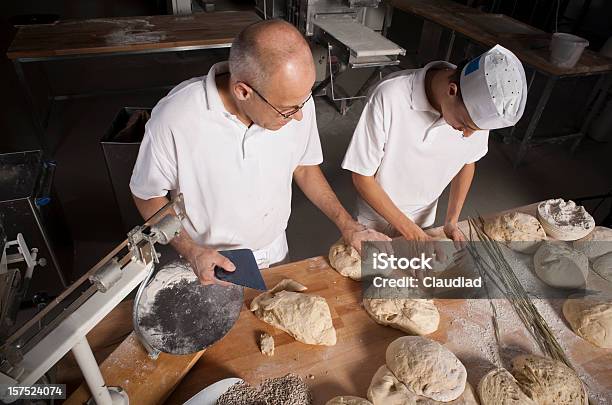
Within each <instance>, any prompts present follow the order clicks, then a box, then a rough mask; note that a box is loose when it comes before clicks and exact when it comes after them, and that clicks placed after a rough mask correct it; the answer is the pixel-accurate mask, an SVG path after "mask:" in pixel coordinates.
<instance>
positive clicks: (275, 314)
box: [250, 279, 336, 346]
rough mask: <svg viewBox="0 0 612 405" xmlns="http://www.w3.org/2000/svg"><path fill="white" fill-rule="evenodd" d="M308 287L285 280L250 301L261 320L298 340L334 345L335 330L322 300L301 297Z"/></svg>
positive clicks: (311, 343)
mask: <svg viewBox="0 0 612 405" xmlns="http://www.w3.org/2000/svg"><path fill="white" fill-rule="evenodd" d="M306 289H307V288H306V287H304V286H303V285H301V284H300V283H298V282H296V281H294V280H291V279H285V280H283V281H281V282H280V283H278V284H277V285H276V286H275V287H274V288H272V289H271V290H269V291H267V292H265V293H263V294H260V295H258V296H257V297H255V298H254V299H253V302H251V307H250V309H251V311H252V312H253V313H255V315H256V316H257V317H258V318H259V319H261V320H262V321H264V322H266V323H269V324H270V325H272V326H274V327H275V328H278V329H281V330H283V331H285V332H287V333H288V334H290V335H291V336H293V337H294V338H295V340H297V341H299V342H302V343H306V344H310V345H324V346H333V345H335V344H336V330H335V329H334V325H333V324H332V318H331V313H330V312H329V306H328V305H327V302H326V301H325V299H324V298H323V297H317V296H314V295H307V294H302V293H301V291H304V290H306Z"/></svg>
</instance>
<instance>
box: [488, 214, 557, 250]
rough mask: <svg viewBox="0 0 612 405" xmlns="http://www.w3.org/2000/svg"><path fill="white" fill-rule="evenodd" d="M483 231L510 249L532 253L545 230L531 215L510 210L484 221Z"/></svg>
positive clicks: (543, 236) (544, 234)
mask: <svg viewBox="0 0 612 405" xmlns="http://www.w3.org/2000/svg"><path fill="white" fill-rule="evenodd" d="M484 231H485V233H486V234H487V235H489V237H490V238H491V239H493V240H496V241H499V242H505V243H507V244H508V246H509V247H510V248H511V249H512V250H516V251H518V252H522V253H533V252H534V251H535V250H536V249H537V247H538V245H539V244H540V242H541V241H543V240H545V239H546V232H545V231H544V228H542V225H541V224H540V221H538V219H537V218H536V217H534V216H533V215H529V214H524V213H522V212H510V213H507V214H504V215H501V216H499V217H497V218H494V219H493V220H489V221H487V222H485V225H484Z"/></svg>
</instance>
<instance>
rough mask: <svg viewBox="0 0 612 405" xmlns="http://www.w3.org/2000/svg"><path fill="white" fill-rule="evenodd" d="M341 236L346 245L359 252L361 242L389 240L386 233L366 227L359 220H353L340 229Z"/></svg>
mask: <svg viewBox="0 0 612 405" xmlns="http://www.w3.org/2000/svg"><path fill="white" fill-rule="evenodd" d="M340 231H341V232H342V238H343V239H344V242H345V243H346V244H347V245H351V246H352V247H354V248H355V249H356V250H357V251H358V252H359V254H361V242H368V241H381V242H390V241H391V238H390V237H388V236H387V235H385V234H383V233H380V232H376V231H375V230H373V229H368V228H366V227H365V226H363V225H361V224H360V223H359V222H355V221H353V223H351V224H350V225H349V226H347V227H346V228H344V229H341V230H340Z"/></svg>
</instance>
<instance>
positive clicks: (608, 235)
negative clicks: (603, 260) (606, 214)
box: [574, 226, 612, 260]
mask: <svg viewBox="0 0 612 405" xmlns="http://www.w3.org/2000/svg"><path fill="white" fill-rule="evenodd" d="M574 249H577V250H580V251H581V252H582V253H584V254H585V255H586V256H587V257H588V258H589V260H594V259H597V258H598V257H600V256H603V255H605V254H607V253H612V229H610V228H606V227H605V226H596V227H595V229H593V231H592V232H591V233H589V234H588V235H587V236H585V237H584V238H582V239H578V240H577V241H574Z"/></svg>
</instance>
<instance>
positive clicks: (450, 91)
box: [448, 82, 459, 97]
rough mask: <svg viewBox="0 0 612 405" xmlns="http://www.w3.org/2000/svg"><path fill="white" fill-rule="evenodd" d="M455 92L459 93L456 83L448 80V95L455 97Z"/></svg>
mask: <svg viewBox="0 0 612 405" xmlns="http://www.w3.org/2000/svg"><path fill="white" fill-rule="evenodd" d="M457 94H459V87H458V86H457V83H454V82H450V83H449V84H448V95H449V96H451V97H455V96H456V95H457Z"/></svg>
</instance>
